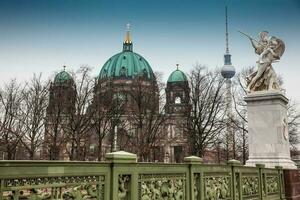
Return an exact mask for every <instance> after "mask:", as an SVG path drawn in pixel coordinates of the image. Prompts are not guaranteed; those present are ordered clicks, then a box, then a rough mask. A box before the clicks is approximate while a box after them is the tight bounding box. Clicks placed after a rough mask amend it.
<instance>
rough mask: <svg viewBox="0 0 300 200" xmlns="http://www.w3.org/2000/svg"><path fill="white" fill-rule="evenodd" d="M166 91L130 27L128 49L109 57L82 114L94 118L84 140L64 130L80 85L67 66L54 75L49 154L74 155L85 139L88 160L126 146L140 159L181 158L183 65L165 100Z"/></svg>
mask: <svg viewBox="0 0 300 200" xmlns="http://www.w3.org/2000/svg"><path fill="white" fill-rule="evenodd" d="M161 90H162V88H161V87H160V85H159V84H158V83H157V78H156V74H155V73H154V72H153V70H152V68H151V66H150V64H149V63H148V62H147V60H146V59H145V58H144V57H143V56H141V55H139V54H137V53H135V52H134V51H133V43H132V41H131V38H130V32H129V30H128V31H127V32H126V36H125V40H124V42H123V50H122V51H121V52H120V53H118V54H116V55H114V56H112V57H111V58H109V59H108V60H107V61H106V63H105V64H104V65H103V67H102V69H101V71H100V73H99V75H98V77H97V78H96V83H95V86H94V94H93V100H92V102H91V104H90V105H89V107H88V108H87V110H86V112H85V113H84V115H85V116H84V117H83V119H86V120H89V123H90V128H87V129H86V131H87V132H88V133H89V134H88V135H89V137H88V139H86V138H85V139H84V141H79V143H78V142H77V143H76V144H75V143H74V142H72V141H76V139H77V138H73V140H71V139H70V137H65V134H64V132H65V131H66V129H65V128H64V126H65V125H66V124H68V122H70V121H71V120H73V119H72V118H75V117H78V116H77V114H75V110H76V108H75V99H76V95H77V94H76V84H75V82H74V80H73V79H72V76H71V75H70V74H69V73H68V72H66V71H65V70H63V71H61V72H59V73H58V74H57V75H56V76H55V78H54V81H53V82H52V83H51V86H50V91H49V92H50V95H49V106H48V110H47V123H46V134H45V146H44V149H45V150H44V151H45V152H46V151H47V152H46V153H47V154H48V155H50V159H51V156H52V157H53V158H54V159H55V158H56V159H57V158H58V159H69V157H68V156H67V154H68V153H70V151H71V150H72V149H73V148H72V147H73V145H80V144H81V143H84V144H85V147H84V148H87V149H88V151H85V154H88V155H85V157H87V158H88V160H100V159H101V158H103V157H104V155H105V153H108V152H112V151H118V150H124V151H128V152H132V153H136V154H137V155H138V157H139V159H140V160H141V161H155V162H181V161H182V160H183V158H184V157H185V156H187V155H188V152H189V147H188V135H187V131H186V124H187V115H188V113H189V112H190V97H189V94H190V89H189V84H188V79H187V77H186V75H185V74H184V73H183V72H182V71H181V70H179V69H178V66H177V69H176V70H175V71H173V72H172V73H171V74H170V76H169V78H168V81H167V84H166V87H165V88H163V90H164V91H165V92H164V93H165V95H164V96H165V97H163V98H164V101H162V99H161V98H162V95H161V93H162V91H161ZM162 102H163V103H162ZM74 116H75V117H74ZM83 123H84V122H83ZM74 137H75V136H74ZM87 140H88V141H87ZM47 145H48V146H47ZM49 145H51V146H49ZM72 153H74V152H72ZM75 153H76V152H75ZM77 153H79V152H77Z"/></svg>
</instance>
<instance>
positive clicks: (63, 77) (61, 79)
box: [54, 70, 73, 83]
mask: <svg viewBox="0 0 300 200" xmlns="http://www.w3.org/2000/svg"><path fill="white" fill-rule="evenodd" d="M71 80H73V78H72V77H71V75H70V74H69V73H68V72H66V71H65V70H63V71H61V72H59V73H58V74H56V76H55V78H54V83H65V82H67V81H71Z"/></svg>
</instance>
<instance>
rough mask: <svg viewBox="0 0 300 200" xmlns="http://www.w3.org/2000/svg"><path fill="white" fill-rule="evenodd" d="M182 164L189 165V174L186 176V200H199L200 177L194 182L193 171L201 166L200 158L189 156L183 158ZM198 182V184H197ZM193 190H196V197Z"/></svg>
mask: <svg viewBox="0 0 300 200" xmlns="http://www.w3.org/2000/svg"><path fill="white" fill-rule="evenodd" d="M184 162H185V163H187V164H189V174H188V176H187V190H186V191H187V196H186V199H193V200H200V193H199V192H200V191H202V190H201V189H200V177H199V178H198V180H195V177H194V171H195V170H194V169H195V168H196V167H197V166H198V165H200V164H202V158H200V157H197V156H189V157H185V158H184ZM197 181H198V182H197ZM195 189H196V190H197V197H196V196H195Z"/></svg>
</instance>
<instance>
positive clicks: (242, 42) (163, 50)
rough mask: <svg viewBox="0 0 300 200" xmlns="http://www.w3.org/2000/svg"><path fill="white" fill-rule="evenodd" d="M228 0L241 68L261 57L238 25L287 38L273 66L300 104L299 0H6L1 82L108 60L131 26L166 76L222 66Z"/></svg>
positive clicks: (0, 36) (137, 43)
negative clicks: (278, 60)
mask: <svg viewBox="0 0 300 200" xmlns="http://www.w3.org/2000/svg"><path fill="white" fill-rule="evenodd" d="M225 5H227V6H228V18H229V45H230V47H229V48H230V53H231V54H232V63H233V65H234V66H235V68H236V70H237V72H239V71H240V70H241V69H242V68H244V67H248V66H254V65H255V62H256V60H257V55H256V54H255V53H254V50H253V48H252V46H251V45H250V42H249V40H248V39H247V38H246V37H244V36H242V35H241V34H240V33H238V30H241V31H243V32H247V33H249V34H250V35H252V36H254V37H257V34H258V33H259V32H260V31H262V30H267V31H269V33H270V35H274V36H276V37H278V38H281V39H282V40H283V41H284V42H285V44H286V51H285V53H284V55H283V56H282V58H281V60H280V62H278V63H276V64H274V65H273V66H274V69H275V71H276V72H277V73H278V74H280V75H281V76H282V77H283V79H284V88H285V89H286V91H287V96H288V97H289V98H291V99H292V100H295V101H297V102H299V103H300V92H298V91H299V89H298V87H299V86H298V84H300V79H299V77H300V65H299V62H298V60H299V59H298V57H299V53H300V0H251V1H250V0H243V1H242V0H126V1H125V0H97V1H96V0H0V74H1V78H0V86H2V85H3V84H5V83H6V82H8V81H9V80H10V79H13V78H16V79H17V80H20V81H25V80H28V79H29V78H30V77H31V76H32V75H33V73H40V72H42V73H43V76H44V77H46V78H48V77H53V76H54V74H55V73H57V72H58V71H60V70H62V66H63V65H66V66H67V68H66V70H67V71H68V70H70V71H74V70H76V69H78V68H79V66H81V65H89V66H91V67H93V75H94V76H95V77H96V76H97V75H98V74H99V72H100V70H101V67H102V66H103V64H104V63H105V62H106V60H108V59H109V58H110V57H111V56H113V55H114V54H116V53H118V52H120V51H121V50H122V42H123V39H124V35H125V25H126V24H127V23H128V22H129V23H130V24H131V27H132V31H131V32H132V33H131V34H132V41H133V45H134V46H133V50H134V52H137V53H139V54H141V55H142V56H143V57H145V58H146V59H147V61H148V62H149V63H150V65H151V66H152V68H153V70H154V71H158V72H162V73H163V75H164V80H167V78H168V75H169V74H170V73H171V72H172V71H173V70H175V69H176V63H179V64H180V66H179V68H180V69H181V70H182V71H184V72H186V73H188V72H190V71H191V70H192V68H193V67H194V66H195V64H196V63H199V64H203V65H206V66H207V67H209V68H211V69H214V68H216V67H221V66H222V65H223V54H224V52H225V33H224V32H225V17H224V15H225Z"/></svg>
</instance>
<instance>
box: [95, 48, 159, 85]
mask: <svg viewBox="0 0 300 200" xmlns="http://www.w3.org/2000/svg"><path fill="white" fill-rule="evenodd" d="M137 76H144V77H147V78H148V79H152V78H153V77H154V74H153V71H152V68H151V66H150V65H149V63H148V62H147V60H146V59H145V58H144V57H143V56H141V55H139V54H137V53H134V52H132V51H123V52H121V53H118V54H116V55H114V56H112V57H111V58H110V59H108V61H106V63H105V64H104V65H103V67H102V69H101V71H100V74H99V78H101V79H102V78H129V79H131V78H135V77H137Z"/></svg>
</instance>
